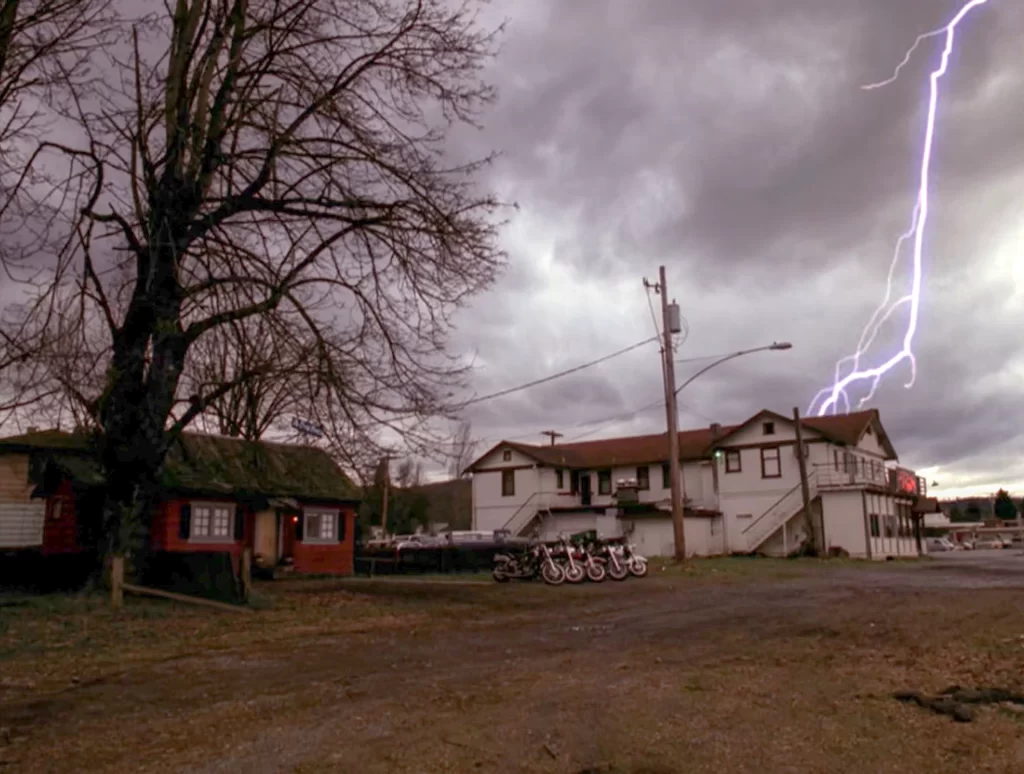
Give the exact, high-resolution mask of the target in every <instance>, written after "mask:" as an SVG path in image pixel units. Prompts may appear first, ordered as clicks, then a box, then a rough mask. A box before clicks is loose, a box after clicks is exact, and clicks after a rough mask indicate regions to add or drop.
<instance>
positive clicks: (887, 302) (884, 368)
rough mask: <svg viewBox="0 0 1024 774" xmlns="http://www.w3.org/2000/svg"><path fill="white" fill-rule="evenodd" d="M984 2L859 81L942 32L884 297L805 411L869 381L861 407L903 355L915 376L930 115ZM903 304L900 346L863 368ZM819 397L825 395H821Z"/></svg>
mask: <svg viewBox="0 0 1024 774" xmlns="http://www.w3.org/2000/svg"><path fill="white" fill-rule="evenodd" d="M988 2H989V0H970V2H967V3H966V4H964V5H963V6H962V7H961V8H960V11H959V12H958V13H957V14H956V16H954V17H953V19H952V20H951V21H950V22H949V23H948V24H947V25H946V26H944V27H940V28H939V29H937V30H932V31H931V32H926V33H924V34H922V35H918V36H917V40H915V41H914V45H913V46H911V47H910V49H909V50H908V51H907V53H906V56H904V57H903V61H901V62H900V63H899V64H898V65H897V66H896V70H895V71H894V72H893V74H892V77H890V78H888V79H886V80H884V81H880V82H878V83H872V84H868V85H866V86H861V88H862V89H863V90H865V91H871V90H873V89H880V88H882V87H883V86H888V85H889V84H890V83H893V82H895V81H896V80H897V79H898V78H899V76H900V71H901V70H902V69H903V68H904V67H906V66H907V64H908V63H909V62H910V60H911V58H912V57H913V55H914V52H915V51H916V50H917V48H918V47H919V46H920V45H921V44H922V43H923V42H925V41H926V40H928V39H930V38H936V37H942V36H944V37H945V41H946V42H945V46H944V47H943V49H942V57H941V58H940V60H939V66H938V67H937V68H936V69H935V70H933V71H932V73H931V75H930V77H929V83H930V90H929V97H928V116H927V119H926V121H925V135H924V149H923V151H922V153H921V177H920V184H919V187H918V192H917V201H916V202H915V204H914V210H913V214H912V215H911V222H910V227H909V228H908V229H907V231H905V232H904V233H903V234H902V235H901V236H900V238H899V239H898V240H897V242H896V249H895V251H894V253H893V258H892V262H891V263H890V264H889V275H888V278H887V280H886V287H885V297H884V298H883V299H882V302H881V303H880V304H879V305H878V308H877V309H875V313H874V314H873V315H872V316H871V320H870V321H869V322H868V324H867V325H866V326H865V328H864V331H863V333H861V337H860V340H859V341H858V343H857V350H856V352H854V353H853V354H852V355H847V356H846V357H844V358H842V359H841V360H839V361H838V362H837V363H836V368H835V373H834V374H833V382H832V386H830V387H826V388H825V389H823V390H821V391H819V392H818V394H817V395H815V396H814V399H813V400H812V401H811V405H810V407H809V408H808V411H807V413H808V414H812V415H813V414H817V415H818V416H823V415H825V414H828V413H832V414H836V413H838V412H839V410H840V406H842V408H843V410H844V411H845V412H847V413H848V412H849V411H850V407H851V401H850V395H849V392H848V388H849V387H850V386H851V385H854V384H857V383H860V382H870V385H871V387H870V389H869V391H868V394H867V395H866V396H865V397H863V398H861V399H860V400H859V401H858V403H857V408H861V407H862V406H863V405H864V404H865V403H867V402H868V401H869V400H871V399H872V398H873V397H874V396H875V392H876V390H877V389H878V385H879V383H880V382H881V380H882V377H883V376H885V374H887V373H888V372H889V371H891V370H892V369H893V368H895V367H896V366H897V365H899V364H900V363H902V362H904V361H907V362H908V363H909V364H910V379H909V381H908V382H907V383H906V384H905V385H904V387H905V388H906V389H910V388H911V387H913V386H914V381H915V380H916V379H917V359H916V358H915V356H914V335H915V334H916V333H917V323H918V315H919V312H920V305H921V278H922V273H923V263H924V261H923V253H924V234H925V229H926V227H927V225H928V212H929V204H930V200H929V195H928V194H929V187H930V185H929V184H930V180H931V163H932V147H933V145H934V141H935V117H936V114H937V112H938V104H939V81H941V80H942V77H943V76H944V75H945V74H946V72H947V70H948V69H949V58H950V56H951V55H952V53H953V50H954V48H955V46H956V31H957V27H958V26H959V25H960V22H962V21H963V20H964V19H965V18H967V16H968V14H970V13H971V11H973V10H975V9H976V8H978V7H980V6H983V5H986V4H987V3H988ZM908 242H910V243H912V245H913V251H912V262H913V272H912V280H911V286H910V292H909V293H906V294H905V295H903V296H900V297H899V298H897V299H896V300H895V301H893V300H892V297H893V279H894V277H895V275H896V268H897V266H898V265H899V262H900V256H901V254H902V253H903V248H904V246H905V245H906V244H907V243H908ZM904 306H908V307H909V314H908V320H907V328H906V331H905V333H904V334H903V346H902V347H901V348H900V350H899V351H898V352H897V353H896V354H895V355H893V356H892V357H890V358H889V359H888V360H886V361H885V362H884V363H882V364H881V365H877V366H874V367H872V368H863V367H862V366H861V358H863V357H864V356H865V354H866V353H867V350H868V349H869V348H870V347H871V345H872V344H873V343H874V341H875V338H876V337H877V335H878V332H879V330H880V329H881V327H882V325H884V324H885V322H886V321H887V320H888V319H889V318H890V317H891V316H892V315H893V313H895V312H896V310H898V309H900V308H902V307H904ZM846 367H849V372H848V373H847V374H846V375H845V376H844V375H843V371H844V370H846ZM823 398H824V400H822V399H823Z"/></svg>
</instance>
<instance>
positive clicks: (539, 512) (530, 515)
mask: <svg viewBox="0 0 1024 774" xmlns="http://www.w3.org/2000/svg"><path fill="white" fill-rule="evenodd" d="M550 516H551V506H550V504H549V503H548V497H547V493H546V492H534V493H533V494H532V495H530V496H529V497H528V498H527V499H526V502H524V503H523V504H522V505H520V506H519V508H517V509H516V512H515V513H513V514H512V516H511V518H509V520H508V521H506V522H505V524H504V526H503V527H502V530H506V531H508V533H509V534H510V535H511V536H512V537H521V536H522V535H523V534H524V533H526V532H527V531H528V530H529V529H530V528H531V527H533V526H535V525H536V524H537V523H539V522H540V521H543V520H544V519H545V518H546V517H550Z"/></svg>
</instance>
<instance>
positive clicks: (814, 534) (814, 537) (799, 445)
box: [793, 406, 820, 553]
mask: <svg viewBox="0 0 1024 774" xmlns="http://www.w3.org/2000/svg"><path fill="white" fill-rule="evenodd" d="M793 427H795V428H796V459H797V468H798V469H799V470H800V494H801V495H803V502H804V518H805V519H806V520H807V530H808V537H809V538H810V539H811V545H813V546H814V550H815V551H816V552H818V553H820V548H819V546H818V528H817V525H816V524H815V523H814V514H812V513H811V485H810V482H809V480H808V478H807V447H806V446H804V432H803V424H802V422H801V421H800V409H799V408H796V407H795V406H794V407H793Z"/></svg>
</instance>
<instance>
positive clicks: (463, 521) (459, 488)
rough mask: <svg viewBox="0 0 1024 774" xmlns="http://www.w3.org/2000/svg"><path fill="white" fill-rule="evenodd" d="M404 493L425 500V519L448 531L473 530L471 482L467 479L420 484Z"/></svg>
mask: <svg viewBox="0 0 1024 774" xmlns="http://www.w3.org/2000/svg"><path fill="white" fill-rule="evenodd" d="M406 491H408V492H409V493H411V494H416V495H420V496H422V497H425V498H426V499H427V518H428V520H429V521H430V523H432V524H447V525H448V528H449V529H455V530H460V529H462V530H464V529H472V528H473V482H472V481H471V480H470V479H468V478H457V479H454V480H452V481H438V482H437V483H434V484H420V485H419V486H413V487H409V488H408V489H407V490H406Z"/></svg>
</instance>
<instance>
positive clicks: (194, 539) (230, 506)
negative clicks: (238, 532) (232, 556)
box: [188, 502, 238, 545]
mask: <svg viewBox="0 0 1024 774" xmlns="http://www.w3.org/2000/svg"><path fill="white" fill-rule="evenodd" d="M189 506H191V509H192V512H191V516H190V522H189V529H188V542H189V543H217V544H221V545H223V544H224V543H237V542H238V541H237V540H235V518H236V516H237V513H238V505H237V504H236V503H214V502H191V503H189ZM201 510H208V511H209V512H210V526H209V529H210V532H212V530H213V523H214V512H215V511H218V510H226V511H227V512H228V533H227V535H213V534H210V533H209V532H208V533H207V534H205V535H201V534H199V531H198V530H197V528H196V527H197V525H198V524H199V519H198V518H197V515H198V512H199V511H201Z"/></svg>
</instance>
